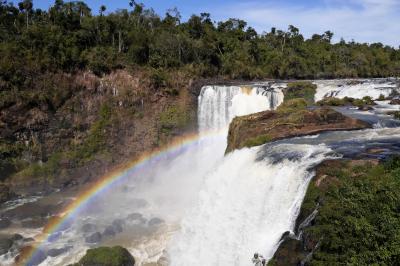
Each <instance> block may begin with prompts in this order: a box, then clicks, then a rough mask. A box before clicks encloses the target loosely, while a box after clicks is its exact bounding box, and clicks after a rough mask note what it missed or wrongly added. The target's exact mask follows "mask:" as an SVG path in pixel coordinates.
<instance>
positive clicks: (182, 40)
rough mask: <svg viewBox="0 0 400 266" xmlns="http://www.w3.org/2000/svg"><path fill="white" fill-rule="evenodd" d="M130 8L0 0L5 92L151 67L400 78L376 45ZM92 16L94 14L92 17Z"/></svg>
mask: <svg viewBox="0 0 400 266" xmlns="http://www.w3.org/2000/svg"><path fill="white" fill-rule="evenodd" d="M128 4H129V6H130V8H129V9H121V10H117V11H115V12H111V13H106V12H107V7H106V6H102V7H101V8H100V10H99V12H98V15H94V14H93V12H92V11H91V9H90V8H89V7H88V6H87V5H86V4H85V3H84V2H80V1H73V2H63V1H62V0H56V1H55V3H54V5H53V6H51V7H50V8H49V10H41V9H36V8H35V7H34V6H33V4H32V1H31V0H24V1H23V2H20V3H18V4H17V5H13V4H12V3H9V2H7V1H3V0H1V1H0V41H1V44H0V57H1V63H0V74H1V83H0V86H1V87H2V89H4V88H6V89H7V88H11V87H13V86H17V87H18V86H23V85H24V84H26V83H27V80H29V79H30V78H34V77H35V76H36V75H37V74H38V73H39V74H40V73H48V72H60V71H62V72H75V71H78V70H91V71H93V72H94V73H96V74H97V75H102V74H104V73H108V72H110V71H112V70H113V69H118V68H126V67H132V66H133V67H136V66H141V67H148V68H151V69H156V70H157V71H168V70H170V69H183V70H187V71H188V72H189V73H192V74H193V75H194V76H203V77H213V76H226V77H229V78H243V79H255V78H298V79H304V78H340V77H387V76H398V75H399V74H400V51H399V49H395V48H393V47H389V46H384V45H383V44H381V43H374V44H370V45H369V44H361V43H356V42H354V41H352V42H345V41H344V40H342V41H341V42H339V43H336V44H332V43H331V40H332V36H333V33H332V32H330V31H326V32H325V33H323V34H314V35H313V36H312V37H311V38H310V39H306V38H304V36H303V35H302V34H301V33H300V32H299V29H298V28H296V27H294V26H289V27H288V30H287V31H282V30H277V29H276V28H272V29H271V30H270V31H269V32H268V33H262V34H259V33H257V32H256V31H255V30H254V29H253V28H251V27H248V26H247V23H246V22H245V21H243V20H239V19H229V20H227V21H221V22H213V21H212V19H211V17H210V14H207V13H202V14H200V15H193V16H191V17H190V19H189V20H188V21H186V22H184V21H182V20H181V16H180V14H179V12H178V10H176V9H173V10H168V11H167V13H166V14H165V16H162V17H161V16H159V15H158V14H156V13H155V12H154V10H152V9H147V8H145V7H144V5H143V4H140V3H137V2H135V1H133V0H131V1H130V2H129V3H127V6H128ZM95 13H97V12H95Z"/></svg>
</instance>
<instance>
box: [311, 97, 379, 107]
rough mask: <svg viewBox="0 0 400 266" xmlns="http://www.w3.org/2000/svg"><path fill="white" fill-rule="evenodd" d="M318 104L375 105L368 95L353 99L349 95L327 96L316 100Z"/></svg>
mask: <svg viewBox="0 0 400 266" xmlns="http://www.w3.org/2000/svg"><path fill="white" fill-rule="evenodd" d="M317 104H318V105H319V106H348V105H353V106H357V107H363V106H370V105H375V102H374V101H373V100H372V98H371V97H370V96H365V97H363V98H362V99H354V98H351V97H347V96H346V97H344V98H342V99H340V98H335V97H327V98H324V99H323V100H320V101H318V102H317Z"/></svg>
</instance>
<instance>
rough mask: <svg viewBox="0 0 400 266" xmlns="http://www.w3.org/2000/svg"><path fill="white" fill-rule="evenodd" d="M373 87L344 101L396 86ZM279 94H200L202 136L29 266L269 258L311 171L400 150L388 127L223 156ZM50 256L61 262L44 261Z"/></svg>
mask: <svg viewBox="0 0 400 266" xmlns="http://www.w3.org/2000/svg"><path fill="white" fill-rule="evenodd" d="M329 82H330V81H329ZM329 82H322V81H321V82H320V81H316V83H317V85H318V90H317V95H316V98H317V99H318V98H321V97H327V96H343V97H344V96H345V95H347V94H348V92H347V91H342V90H341V87H340V86H337V85H332V84H333V83H332V84H331V85H329V84H330V83H329ZM343 82H346V81H343ZM335 84H336V83H335ZM379 84H381V85H379V86H380V87H379V88H378V87H377V86H375V87H374V88H372V87H371V86H372V85H369V84H364V85H349V86H352V87H351V90H352V91H353V92H352V93H351V96H353V97H354V96H357V95H358V96H359V97H361V96H362V95H364V94H365V93H366V94H371V96H372V97H374V98H375V97H376V96H377V95H378V94H377V93H378V92H379V94H380V93H382V92H385V93H387V94H388V93H393V90H396V88H395V87H393V86H392V85H393V84H383V85H382V83H379ZM389 85H390V86H392V87H390V89H389V88H388V87H389ZM282 86H284V85H281V84H274V83H264V84H254V85H250V86H205V87H203V88H202V90H201V92H200V95H199V98H198V124H199V135H198V136H197V137H196V138H194V139H193V140H191V141H190V142H187V145H182V146H179V147H178V148H174V149H170V150H166V151H163V152H161V153H160V154H158V155H157V156H153V157H150V158H148V159H146V160H145V161H144V162H143V163H142V164H141V165H140V167H139V166H135V167H133V168H132V169H130V170H129V171H128V172H127V173H126V174H124V176H123V178H120V179H117V180H118V182H115V184H114V183H113V185H112V186H110V187H107V189H104V191H106V192H107V193H100V194H99V195H97V196H96V197H95V198H93V199H92V200H91V201H88V202H87V204H85V205H82V206H80V208H79V211H77V212H76V213H75V214H74V216H73V217H72V218H73V219H71V220H70V221H69V222H68V224H65V226H62V227H59V228H57V230H55V231H54V232H53V233H51V234H50V235H49V236H48V237H47V238H46V241H44V242H43V243H42V245H41V246H40V249H39V251H38V252H37V254H40V255H41V258H42V259H41V260H40V261H31V263H30V264H29V265H39V264H40V265H42V266H47V265H49V266H50V265H68V264H70V263H74V262H76V261H77V260H78V259H79V258H80V257H82V255H83V254H84V253H85V251H86V249H87V248H92V247H96V246H103V245H122V246H125V247H127V248H128V250H129V251H130V252H131V253H132V254H133V255H134V257H135V259H136V261H137V265H147V264H148V263H158V265H173V266H183V265H185V266H186V265H194V266H196V265H198V266H200V265H201V266H203V265H215V266H218V265H237V266H246V265H251V257H252V255H253V253H255V252H258V253H261V254H262V255H263V256H264V257H265V258H270V257H271V256H272V255H273V253H274V251H275V250H276V248H277V245H278V243H279V240H280V238H281V236H282V234H283V233H284V232H286V231H291V230H293V226H294V223H295V219H296V217H297V214H298V212H299V208H300V206H301V202H302V200H303V197H304V195H305V192H306V189H307V186H308V183H309V182H310V180H311V178H312V176H313V172H312V169H313V167H314V166H315V165H317V164H318V163H320V162H321V161H323V160H325V159H327V158H337V157H338V156H349V157H351V155H353V154H354V153H361V152H363V151H362V150H360V149H367V148H374V147H375V145H377V143H378V144H379V145H391V141H392V140H393V139H394V138H396V140H395V141H397V142H398V141H400V131H399V130H398V129H397V128H393V129H392V128H386V126H385V125H386V124H385V125H384V126H382V127H385V128H376V129H369V130H366V131H359V132H358V131H352V132H329V133H326V134H320V135H316V136H307V137H303V138H293V139H289V140H281V141H277V142H274V143H270V144H266V145H263V146H259V147H253V148H250V149H248V148H245V149H241V150H237V151H234V152H231V153H230V154H228V155H226V156H224V151H225V148H226V141H227V133H228V126H229V123H230V121H231V120H232V119H233V118H234V117H235V116H238V115H246V114H250V113H255V112H259V111H263V110H269V109H275V108H276V107H277V106H278V105H279V104H281V103H282V101H283V93H282V90H281V88H282ZM357 86H358V87H357ZM383 87H385V88H386V89H383ZM328 88H329V89H328ZM389 90H390V91H391V92H389ZM358 91H360V92H359V94H357V93H358ZM377 91H378V92H377ZM378 97H379V95H378ZM344 143H346V144H344ZM399 150H400V147H399ZM51 250H52V251H53V254H54V250H56V251H58V252H59V255H57V256H50V255H48V254H50V251H51ZM13 256H15V254H5V255H3V256H1V257H0V264H1V265H11V262H12V259H13ZM153 265H154V264H153Z"/></svg>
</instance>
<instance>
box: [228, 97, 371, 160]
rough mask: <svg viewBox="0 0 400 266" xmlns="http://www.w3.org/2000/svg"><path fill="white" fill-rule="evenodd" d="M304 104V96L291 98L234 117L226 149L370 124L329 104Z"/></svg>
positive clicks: (353, 128)
mask: <svg viewBox="0 0 400 266" xmlns="http://www.w3.org/2000/svg"><path fill="white" fill-rule="evenodd" d="M306 106H307V103H306V101H305V100H304V99H292V100H289V101H287V102H285V103H283V104H282V105H281V106H280V107H279V108H278V109H277V110H276V111H265V112H260V113H256V114H251V115H247V116H241V117H236V118H235V119H233V121H232V123H231V124H230V127H229V134H228V147H227V149H226V152H230V151H233V150H235V149H240V148H243V147H252V146H258V145H262V144H264V143H267V142H270V141H274V140H277V139H283V138H289V137H295V136H303V135H309V134H317V133H320V132H323V131H329V130H355V129H364V128H369V127H371V126H370V125H369V124H367V123H365V122H363V121H360V120H357V119H353V118H350V117H347V116H344V115H343V114H341V113H339V112H336V111H335V110H333V109H330V108H318V109H315V110H309V109H307V108H306Z"/></svg>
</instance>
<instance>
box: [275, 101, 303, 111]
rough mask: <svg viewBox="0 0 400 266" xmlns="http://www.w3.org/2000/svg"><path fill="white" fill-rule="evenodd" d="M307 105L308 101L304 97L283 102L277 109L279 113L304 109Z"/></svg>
mask: <svg viewBox="0 0 400 266" xmlns="http://www.w3.org/2000/svg"><path fill="white" fill-rule="evenodd" d="M306 107H307V101H306V100H305V99H303V98H297V99H290V100H287V101H285V102H283V103H282V104H281V105H280V106H279V107H278V109H277V111H278V113H291V112H295V111H299V110H304V109H306Z"/></svg>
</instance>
